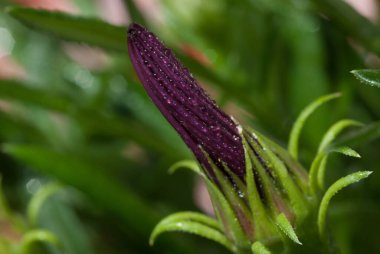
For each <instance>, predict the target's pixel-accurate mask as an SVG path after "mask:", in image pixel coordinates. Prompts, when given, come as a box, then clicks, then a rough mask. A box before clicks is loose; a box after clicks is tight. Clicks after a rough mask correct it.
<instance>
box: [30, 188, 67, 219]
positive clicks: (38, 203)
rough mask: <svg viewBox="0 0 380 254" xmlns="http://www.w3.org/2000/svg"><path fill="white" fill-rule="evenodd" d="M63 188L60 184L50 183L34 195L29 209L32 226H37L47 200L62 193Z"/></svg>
mask: <svg viewBox="0 0 380 254" xmlns="http://www.w3.org/2000/svg"><path fill="white" fill-rule="evenodd" d="M62 188H63V187H62V186H61V185H60V184H57V183H50V184H47V185H44V186H43V187H41V188H40V189H39V190H38V191H37V193H36V194H34V195H33V197H32V199H31V201H30V202H29V204H28V208H27V214H28V221H29V223H30V224H31V225H32V226H36V225H37V219H38V214H39V211H40V209H41V207H42V205H43V204H44V203H45V201H46V199H48V198H49V197H50V196H51V195H53V194H54V193H56V192H58V191H60V190H61V189H62Z"/></svg>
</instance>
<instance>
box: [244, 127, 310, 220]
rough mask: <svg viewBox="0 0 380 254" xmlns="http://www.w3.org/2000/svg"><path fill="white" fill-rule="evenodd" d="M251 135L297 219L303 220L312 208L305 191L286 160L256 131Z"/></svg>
mask: <svg viewBox="0 0 380 254" xmlns="http://www.w3.org/2000/svg"><path fill="white" fill-rule="evenodd" d="M251 135H252V138H253V140H254V141H253V142H250V143H251V144H252V145H253V146H254V149H255V151H256V152H257V153H258V156H259V157H261V158H262V160H263V161H265V162H266V164H267V166H268V168H269V169H270V170H271V172H272V174H273V175H274V176H275V178H278V179H277V181H278V182H279V183H280V185H281V186H277V188H278V189H281V190H284V192H285V193H286V195H287V197H288V199H289V201H290V204H291V206H292V208H293V211H294V213H295V214H296V218H297V220H300V221H302V220H303V219H304V218H305V217H306V215H307V214H308V211H309V208H310V207H309V204H308V202H307V201H306V197H305V196H304V193H302V191H301V189H300V188H299V186H297V185H296V184H295V182H294V181H293V178H292V177H291V176H290V174H289V173H288V169H287V167H286V165H285V164H284V162H283V161H282V160H281V159H280V158H278V157H277V155H276V154H275V153H274V152H273V151H272V150H271V149H270V147H269V146H268V145H267V144H266V143H265V142H264V141H263V140H262V139H261V138H260V137H259V136H257V135H256V134H255V133H251Z"/></svg>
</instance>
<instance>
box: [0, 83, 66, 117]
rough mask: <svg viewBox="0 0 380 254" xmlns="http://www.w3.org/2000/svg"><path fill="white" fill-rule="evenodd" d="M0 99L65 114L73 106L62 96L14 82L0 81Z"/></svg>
mask: <svg viewBox="0 0 380 254" xmlns="http://www.w3.org/2000/svg"><path fill="white" fill-rule="evenodd" d="M0 98H2V99H10V100H17V101H21V102H26V103H33V104H36V105H38V106H41V107H44V108H47V109H51V110H57V111H63V112H67V111H69V110H70V109H71V108H72V107H73V106H72V105H71V103H70V101H69V100H67V99H64V98H63V96H62V95H61V96H57V95H55V94H53V93H51V92H49V91H47V90H43V89H38V88H33V87H32V86H31V85H30V84H27V83H24V82H21V81H16V80H0Z"/></svg>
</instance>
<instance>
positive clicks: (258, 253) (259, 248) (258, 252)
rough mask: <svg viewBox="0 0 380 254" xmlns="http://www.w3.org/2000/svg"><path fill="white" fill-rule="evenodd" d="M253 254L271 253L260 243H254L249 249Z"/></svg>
mask: <svg viewBox="0 0 380 254" xmlns="http://www.w3.org/2000/svg"><path fill="white" fill-rule="evenodd" d="M251 250H252V253H253V254H271V252H270V251H269V250H268V249H267V247H265V245H264V244H262V243H261V242H254V243H253V244H252V247H251Z"/></svg>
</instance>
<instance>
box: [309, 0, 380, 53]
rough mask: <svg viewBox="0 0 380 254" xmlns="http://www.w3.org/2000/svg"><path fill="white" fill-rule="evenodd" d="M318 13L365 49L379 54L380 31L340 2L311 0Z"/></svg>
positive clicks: (344, 3)
mask: <svg viewBox="0 0 380 254" xmlns="http://www.w3.org/2000/svg"><path fill="white" fill-rule="evenodd" d="M313 3H314V5H315V6H316V7H317V9H318V10H319V11H321V12H322V13H323V14H324V15H326V16H327V17H328V18H330V19H331V20H332V21H333V22H334V23H335V24H336V25H337V26H338V27H339V28H340V29H341V30H343V31H345V32H346V33H347V34H348V35H350V36H352V37H353V38H355V39H356V40H358V41H359V42H360V43H362V44H363V46H365V47H367V49H369V50H371V51H374V52H375V53H377V54H380V29H379V27H378V26H376V25H375V24H373V23H372V22H370V21H369V20H368V19H367V18H365V17H364V16H362V15H361V14H359V13H358V12H357V11H356V10H355V9H354V8H353V7H352V6H350V5H349V4H348V3H346V2H345V1H342V0H313Z"/></svg>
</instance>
